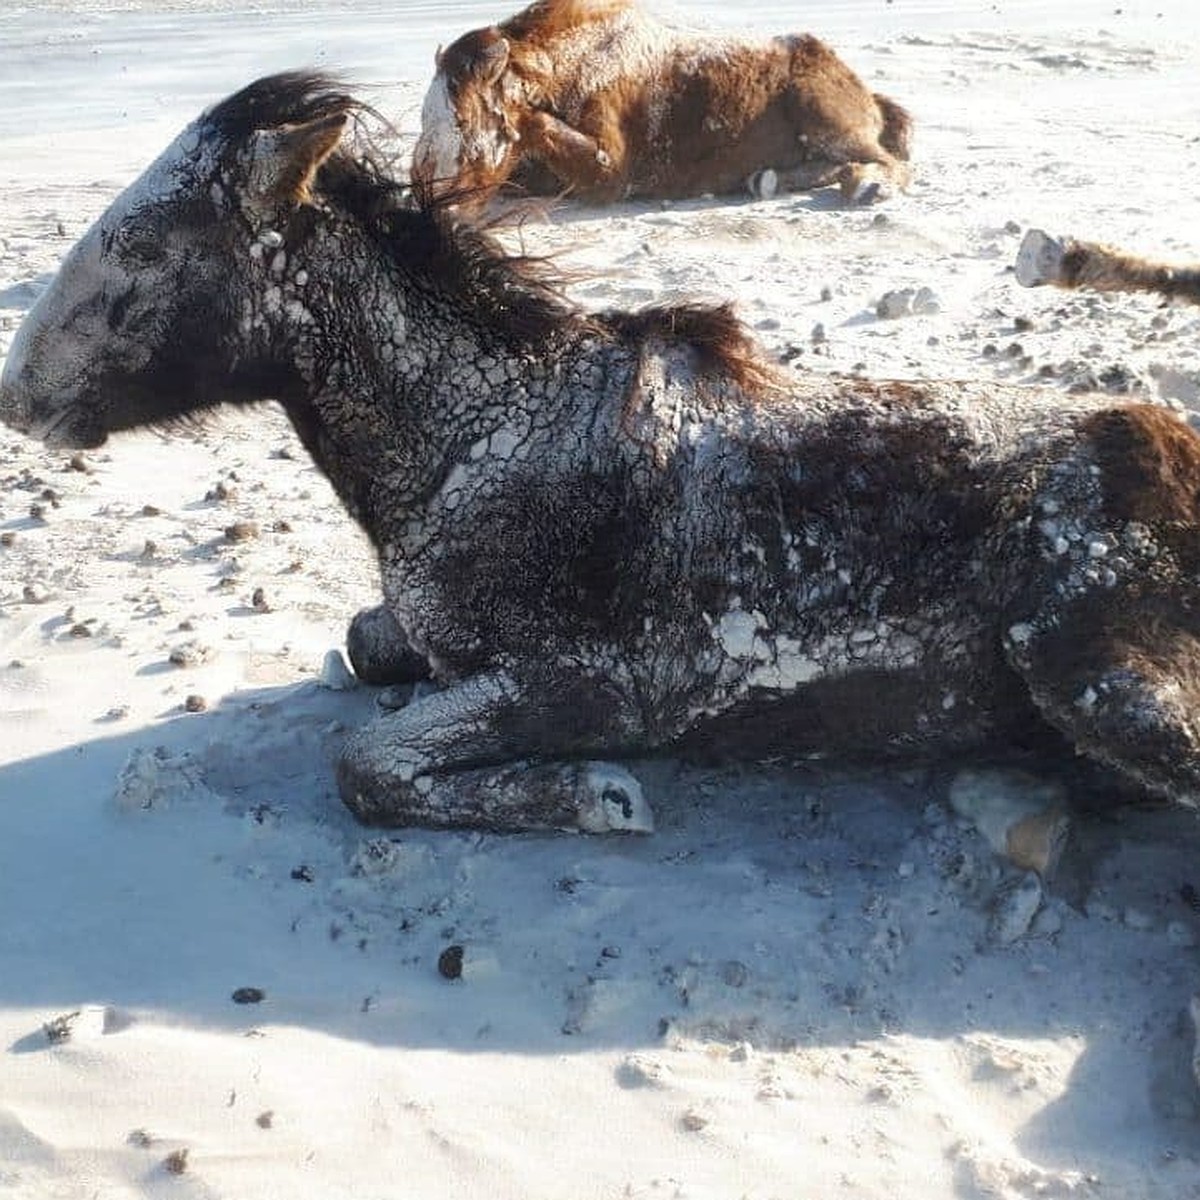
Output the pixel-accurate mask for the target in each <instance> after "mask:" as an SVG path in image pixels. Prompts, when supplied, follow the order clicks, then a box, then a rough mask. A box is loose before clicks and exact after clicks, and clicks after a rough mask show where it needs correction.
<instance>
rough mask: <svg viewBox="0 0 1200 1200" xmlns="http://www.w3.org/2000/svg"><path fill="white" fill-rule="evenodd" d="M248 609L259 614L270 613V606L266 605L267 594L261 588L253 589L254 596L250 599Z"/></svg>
mask: <svg viewBox="0 0 1200 1200" xmlns="http://www.w3.org/2000/svg"><path fill="white" fill-rule="evenodd" d="M250 607H251V608H253V609H254V611H255V612H260V613H266V612H270V611H271V606H270V604H268V603H267V593H266V592H265V591H263V589H262V588H260V587H257V588H255V589H254V594H253V595H252V596H251V597H250Z"/></svg>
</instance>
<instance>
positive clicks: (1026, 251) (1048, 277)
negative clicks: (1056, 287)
mask: <svg viewBox="0 0 1200 1200" xmlns="http://www.w3.org/2000/svg"><path fill="white" fill-rule="evenodd" d="M1065 249H1066V247H1065V246H1064V245H1063V243H1062V240H1061V239H1060V238H1052V237H1050V235H1049V234H1046V233H1043V232H1042V231H1041V230H1040V229H1031V230H1029V232H1028V233H1027V234H1026V235H1025V237H1024V238H1023V239H1022V241H1021V247H1020V249H1019V250H1018V251H1017V263H1016V268H1015V269H1016V275H1017V282H1018V283H1019V284H1020V285H1021V286H1022V287H1040V286H1041V285H1042V284H1044V283H1057V282H1058V280H1059V279H1061V278H1062V261H1063V253H1064V251H1065Z"/></svg>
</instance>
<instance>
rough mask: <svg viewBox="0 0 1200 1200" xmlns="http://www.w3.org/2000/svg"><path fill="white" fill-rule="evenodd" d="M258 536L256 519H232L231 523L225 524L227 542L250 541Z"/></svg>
mask: <svg viewBox="0 0 1200 1200" xmlns="http://www.w3.org/2000/svg"><path fill="white" fill-rule="evenodd" d="M258 536H259V529H258V522H257V521H234V523H233V524H232V525H226V526H225V540H226V541H227V542H250V541H253V540H254V539H255V538H256V537H258Z"/></svg>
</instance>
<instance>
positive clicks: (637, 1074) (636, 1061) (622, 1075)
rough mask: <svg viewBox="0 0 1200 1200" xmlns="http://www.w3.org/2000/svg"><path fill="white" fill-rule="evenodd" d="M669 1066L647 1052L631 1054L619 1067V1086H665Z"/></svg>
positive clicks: (617, 1071) (617, 1073)
mask: <svg viewBox="0 0 1200 1200" xmlns="http://www.w3.org/2000/svg"><path fill="white" fill-rule="evenodd" d="M668 1074H669V1072H668V1070H667V1068H666V1067H665V1066H664V1065H663V1064H662V1063H661V1062H659V1060H658V1059H656V1058H651V1057H650V1056H649V1055H646V1054H630V1055H628V1056H627V1057H626V1058H625V1059H623V1060H622V1062H621V1064H620V1066H618V1067H617V1070H616V1077H617V1086H618V1087H623V1088H640V1087H652V1088H653V1087H663V1086H664V1085H665V1084H666V1082H667V1078H666V1077H667V1075H668Z"/></svg>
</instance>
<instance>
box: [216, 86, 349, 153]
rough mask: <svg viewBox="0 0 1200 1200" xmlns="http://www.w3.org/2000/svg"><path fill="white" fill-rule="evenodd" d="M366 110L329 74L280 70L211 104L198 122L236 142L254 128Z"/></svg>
mask: <svg viewBox="0 0 1200 1200" xmlns="http://www.w3.org/2000/svg"><path fill="white" fill-rule="evenodd" d="M370 111H371V109H370V108H369V107H368V106H367V105H366V104H364V103H363V102H362V101H360V100H357V99H355V97H354V96H352V95H351V94H350V93H349V92H348V91H346V90H345V84H343V83H342V81H341V80H339V79H337V78H336V77H335V76H333V75H328V74H326V73H325V72H322V71H282V72H280V73H279V74H278V75H265V76H263V78H261V79H256V80H255V81H254V82H253V83H251V84H247V85H246V87H244V88H242V90H241V91H239V92H234V94H233V95H232V96H227V97H226V98H225V99H224V100H222V101H221V102H220V103H219V104H214V105H213V107H212V108H210V109H208V110H207V111H206V112H205V113H204V115H203V117H201V122H202V123H203V124H207V125H210V126H211V127H212V128H213V129H214V130H215V131H216V132H217V133H219V134H221V135H222V136H224V137H226V138H229V139H230V140H239V139H244V138H248V137H250V135H251V134H253V133H254V132H255V130H258V129H276V128H278V127H279V126H280V125H301V124H303V123H304V122H306V121H316V120H319V119H320V118H322V117H332V116H334V115H335V114H337V113H350V112H364V113H365V112H370Z"/></svg>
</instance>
